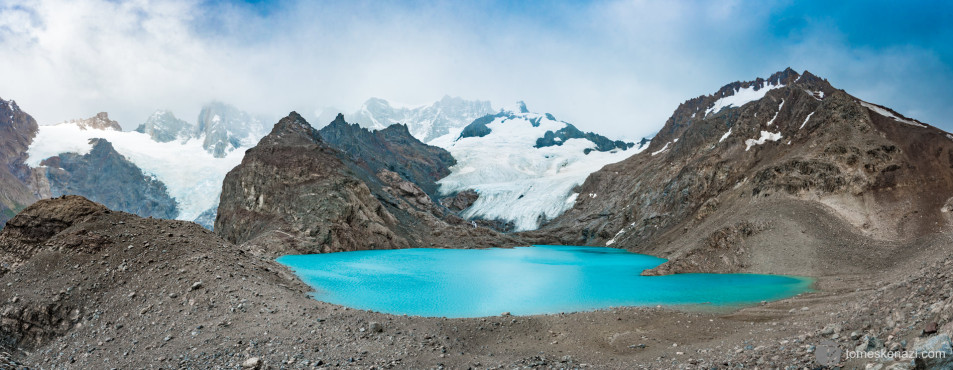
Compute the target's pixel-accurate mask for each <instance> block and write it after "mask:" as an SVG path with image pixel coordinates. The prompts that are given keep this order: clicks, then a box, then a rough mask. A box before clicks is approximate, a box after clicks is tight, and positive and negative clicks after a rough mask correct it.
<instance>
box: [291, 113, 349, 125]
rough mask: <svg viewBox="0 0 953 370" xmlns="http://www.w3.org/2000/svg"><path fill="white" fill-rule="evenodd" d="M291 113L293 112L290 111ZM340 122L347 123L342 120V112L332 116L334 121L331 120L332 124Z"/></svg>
mask: <svg viewBox="0 0 953 370" xmlns="http://www.w3.org/2000/svg"><path fill="white" fill-rule="evenodd" d="M292 113H294V112H292ZM342 123H343V124H347V121H345V120H344V113H338V115H337V116H335V117H334V121H331V124H332V125H333V124H342Z"/></svg>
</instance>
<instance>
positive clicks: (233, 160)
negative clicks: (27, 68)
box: [27, 120, 257, 221]
mask: <svg viewBox="0 0 953 370" xmlns="http://www.w3.org/2000/svg"><path fill="white" fill-rule="evenodd" d="M78 122H85V121H82V120H81V121H70V122H64V123H61V124H58V125H53V126H39V131H38V133H37V135H36V137H35V138H34V139H33V142H32V143H31V145H30V148H29V149H28V151H27V154H28V156H29V158H28V159H27V164H28V165H29V166H31V167H39V166H40V162H41V161H43V160H44V159H46V158H49V157H52V156H56V155H59V154H61V153H76V154H80V155H84V154H87V153H89V151H90V150H91V149H92V145H91V144H90V139H94V138H103V139H106V140H108V141H109V142H110V143H112V144H113V146H114V148H115V150H116V151H117V152H119V153H120V154H122V155H123V156H125V157H126V158H127V159H128V160H129V161H131V162H133V163H134V164H135V165H136V166H138V167H139V168H140V169H142V171H143V172H144V173H145V174H147V175H151V176H153V177H155V178H156V179H157V180H159V181H161V182H162V183H164V184H165V185H166V187H167V188H168V191H169V195H170V196H172V197H173V198H175V200H176V203H177V204H178V208H179V216H178V218H179V219H181V220H188V221H192V220H195V219H196V218H198V217H199V216H200V215H201V214H202V213H203V212H206V211H207V210H210V209H214V208H216V207H217V205H218V197H219V193H220V192H221V189H222V180H224V178H225V174H226V173H227V172H228V171H229V170H231V169H232V168H234V167H235V166H236V165H238V164H239V163H241V160H242V157H243V156H244V154H245V150H246V149H248V148H250V147H252V146H254V145H255V142H252V141H251V139H250V137H251V136H249V135H246V137H249V139H248V140H247V141H237V146H234V147H233V146H232V144H231V143H230V144H229V145H228V146H229V147H230V148H232V149H230V150H228V151H227V152H222V153H219V155H220V156H216V153H214V150H211V149H214V147H206V146H205V145H204V144H205V143H206V142H207V141H208V140H206V135H197V136H192V137H182V136H178V134H179V133H180V132H182V131H183V130H181V127H177V128H176V129H175V131H176V135H175V136H173V137H179V138H180V140H172V141H168V142H159V141H156V140H155V139H154V138H153V137H152V136H150V134H146V133H141V132H135V131H131V132H130V131H125V132H124V131H119V130H116V129H112V128H108V127H103V128H93V127H90V126H89V125H81V124H78ZM152 133H153V134H154V131H153V132H152ZM225 137H227V133H225ZM255 141H256V142H257V139H256V140H255Z"/></svg>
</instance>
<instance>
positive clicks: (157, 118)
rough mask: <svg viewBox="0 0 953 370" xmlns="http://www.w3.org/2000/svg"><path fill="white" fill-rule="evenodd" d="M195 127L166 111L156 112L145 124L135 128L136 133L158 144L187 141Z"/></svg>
mask: <svg viewBox="0 0 953 370" xmlns="http://www.w3.org/2000/svg"><path fill="white" fill-rule="evenodd" d="M194 130H195V126H193V125H192V124H190V123H188V122H186V121H185V120H181V119H179V118H178V117H176V116H175V115H174V114H172V112H170V111H167V110H157V111H156V112H155V113H153V114H152V115H151V116H149V118H147V119H146V122H144V123H143V124H141V125H139V127H138V128H136V132H141V133H144V134H146V135H149V137H151V138H152V140H155V141H158V142H160V143H167V142H170V141H173V140H188V139H190V138H191V137H192V132H193V131H194Z"/></svg>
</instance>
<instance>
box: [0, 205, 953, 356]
mask: <svg viewBox="0 0 953 370" xmlns="http://www.w3.org/2000/svg"><path fill="white" fill-rule="evenodd" d="M948 241H949V236H946V239H945V240H944V239H939V238H937V239H934V240H925V241H924V243H923V244H922V250H921V252H922V253H919V255H920V256H921V257H925V256H944V255H946V256H949V255H951V254H953V250H950V244H949V243H948ZM0 252H2V257H3V259H2V261H0V262H2V265H3V266H5V267H6V269H4V270H2V271H0V338H2V339H3V341H2V342H0V347H3V349H4V350H6V351H7V352H8V353H9V356H2V357H4V359H5V360H6V361H16V362H18V363H20V364H24V365H29V366H30V367H31V368H223V367H224V368H240V367H243V366H244V368H269V369H282V368H284V369H313V368H342V367H343V368H362V369H366V368H379V369H389V368H399V369H403V368H407V369H420V368H440V367H443V368H474V369H476V368H480V369H483V368H486V369H502V368H507V369H509V368H564V369H569V368H600V369H601V368H607V369H623V368H651V369H659V368H685V367H688V368H727V367H736V366H738V365H744V366H745V367H755V366H757V367H762V368H780V367H788V366H795V367H797V368H802V367H810V368H814V367H817V366H819V365H820V364H819V363H818V362H817V361H816V356H815V354H814V349H815V347H816V346H817V345H818V344H819V343H820V341H821V340H832V341H834V342H835V343H836V344H837V345H838V346H839V347H840V348H842V349H854V348H856V347H861V348H864V349H866V348H870V349H872V350H879V349H880V348H886V349H908V350H934V349H937V350H941V351H943V350H944V348H947V349H949V348H950V347H949V346H950V340H949V336H950V335H951V329H953V327H951V325H950V320H951V318H950V316H949V312H951V311H950V310H951V309H953V297H951V296H950V294H949V293H950V287H949V279H947V278H948V276H947V275H948V272H946V271H947V270H949V266H951V263H953V260H951V259H950V258H944V257H938V258H933V259H926V258H919V259H918V260H916V261H910V262H909V263H905V264H903V265H901V266H898V268H897V269H892V270H887V271H879V272H878V271H874V272H871V273H868V274H865V275H862V276H850V275H842V276H839V277H837V278H829V279H828V278H822V279H820V280H819V281H818V289H819V292H817V293H810V294H806V295H803V296H799V297H795V298H792V299H789V300H784V301H779V302H772V303H767V304H763V305H760V306H757V307H752V308H747V309H742V310H740V311H732V312H713V313H704V312H697V313H691V312H678V311H670V310H664V309H654V308H620V309H610V310H602V311H596V312H586V313H575V314H561V315H543V316H527V317H512V316H505V315H504V316H494V317H487V318H475V319H441V318H420V317H405V316H393V315H386V314H378V313H373V312H367V311H362V310H353V309H346V308H343V307H340V306H335V305H331V304H326V303H322V302H318V301H316V300H313V299H311V298H310V297H308V295H307V292H308V291H309V288H308V287H307V286H305V285H304V284H302V283H301V282H300V281H299V280H297V278H295V277H294V276H293V275H292V274H291V273H290V272H289V271H288V270H286V269H285V268H284V267H283V266H281V265H279V264H278V263H276V262H275V261H274V260H273V258H272V253H273V251H270V250H267V249H264V248H261V247H260V246H256V245H253V244H251V243H246V244H243V245H235V244H232V243H231V242H229V241H227V240H224V239H222V238H221V237H219V236H217V235H215V234H214V233H212V232H210V231H208V230H206V229H204V228H201V227H199V226H198V225H196V224H194V223H190V222H184V221H172V220H159V219H144V218H140V217H137V216H135V215H131V214H128V213H124V212H116V211H110V210H108V209H106V208H105V207H103V206H101V205H99V204H96V203H93V202H90V201H88V200H86V199H84V198H81V197H76V196H67V197H62V198H57V199H49V200H42V201H39V202H37V203H35V204H34V205H32V206H30V207H29V208H27V209H26V210H24V211H23V212H21V213H20V214H19V215H17V216H16V217H15V218H14V219H12V220H10V222H9V224H8V225H7V227H6V228H4V230H3V231H2V232H0ZM924 330H926V333H924ZM944 346H946V347H944ZM947 354H948V356H949V358H950V359H951V360H953V351H949V350H947ZM866 362H868V361H866V360H865V361H858V360H852V361H848V362H845V363H844V364H845V365H847V366H848V367H849V368H857V367H864V363H866ZM871 362H874V363H875V364H877V363H879V362H877V361H871ZM945 363H946V364H949V362H945ZM913 364H914V361H912V360H908V361H901V362H884V363H883V364H881V365H878V366H881V367H880V368H883V366H890V368H892V369H911V368H913ZM921 365H922V367H919V368H923V369H929V368H937V367H936V366H941V365H939V364H937V363H933V364H932V365H931V364H921Z"/></svg>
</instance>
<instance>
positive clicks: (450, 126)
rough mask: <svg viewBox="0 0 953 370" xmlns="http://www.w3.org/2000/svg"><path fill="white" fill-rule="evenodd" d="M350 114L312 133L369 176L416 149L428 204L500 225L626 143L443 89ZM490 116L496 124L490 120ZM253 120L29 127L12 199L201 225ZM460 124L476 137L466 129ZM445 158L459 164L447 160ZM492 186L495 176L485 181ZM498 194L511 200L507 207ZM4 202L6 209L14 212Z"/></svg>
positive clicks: (535, 220) (564, 195) (211, 112)
mask: <svg viewBox="0 0 953 370" xmlns="http://www.w3.org/2000/svg"><path fill="white" fill-rule="evenodd" d="M520 104H522V103H520ZM355 117H357V119H352V120H350V121H351V122H355V121H357V122H361V121H363V122H367V123H366V124H349V123H346V122H345V121H344V119H345V118H344V116H342V115H340V114H338V116H337V117H335V118H334V119H333V120H332V121H331V123H330V124H328V125H327V126H325V127H324V128H322V129H321V133H322V135H324V136H325V137H326V139H327V140H328V141H329V142H330V143H331V144H332V145H333V146H335V147H336V148H338V149H340V150H344V151H346V152H348V153H350V154H351V155H353V156H354V157H355V159H356V160H357V161H358V163H361V165H362V166H365V167H366V170H368V171H371V173H376V172H377V171H380V170H382V169H388V170H393V169H395V168H397V167H399V165H401V164H399V163H396V162H394V161H399V160H401V158H405V157H402V155H409V153H412V152H413V153H417V154H412V157H413V158H416V159H415V160H416V161H417V162H413V163H417V164H415V165H413V166H410V167H407V168H406V170H405V171H404V172H401V173H399V175H400V176H402V177H403V178H405V179H406V180H409V181H410V182H412V183H415V184H417V185H418V186H421V187H422V188H423V190H424V191H425V192H426V193H427V194H428V196H429V197H430V199H431V201H433V202H436V203H437V204H438V205H439V203H440V202H441V201H442V200H443V198H447V200H443V203H447V204H454V205H455V206H454V208H455V211H454V212H459V213H460V214H461V215H462V216H463V217H465V218H468V219H473V220H475V221H479V222H480V223H484V222H485V223H486V224H487V225H492V226H494V227H497V228H500V229H503V230H528V229H533V228H535V227H537V226H538V225H539V224H540V223H541V222H543V221H545V220H547V219H550V218H552V217H555V216H556V215H558V214H559V213H560V212H562V210H564V209H565V208H566V207H567V206H568V204H569V203H567V199H569V198H570V197H572V192H571V191H570V190H571V189H572V188H573V187H574V186H576V185H578V184H580V183H581V182H582V181H583V179H584V178H585V176H586V175H587V174H588V173H589V172H592V171H595V170H597V169H598V168H599V167H601V166H602V165H604V164H606V163H611V162H614V161H618V160H621V159H622V158H624V153H629V152H634V151H633V150H631V149H630V148H632V146H633V145H634V144H632V143H623V142H621V141H613V140H610V139H608V138H605V137H603V136H601V135H597V134H594V133H586V132H582V131H580V130H578V129H576V128H575V126H573V125H570V124H568V123H565V122H561V121H556V120H555V118H554V117H552V115H549V114H533V113H529V112H528V111H526V108H525V105H522V106H521V107H515V108H513V109H504V110H497V111H494V110H493V109H492V108H491V106H490V104H489V102H485V101H467V100H463V99H460V98H451V97H444V98H443V99H441V100H440V101H437V102H435V103H433V104H431V105H426V106H421V107H416V108H397V107H393V106H391V104H389V103H388V102H387V101H384V100H382V99H376V98H375V99H370V100H368V101H367V102H366V103H365V104H364V106H363V107H362V108H361V110H360V111H359V112H357V113H355ZM497 119H500V120H503V121H507V123H506V124H505V125H503V126H499V125H497V124H494V120H497ZM263 122H264V121H263V120H262V119H260V118H257V117H256V116H254V115H252V114H249V113H246V112H243V111H241V110H240V109H238V108H236V107H233V106H230V105H228V104H225V103H221V102H212V103H209V104H207V105H206V106H204V107H203V108H202V111H201V113H200V114H199V116H198V118H197V120H196V121H195V123H190V122H188V121H186V120H183V119H180V118H178V117H176V116H175V114H174V113H173V112H170V111H164V110H158V111H156V112H155V113H153V114H152V115H150V116H149V117H148V118H147V119H146V120H145V122H143V123H142V124H140V125H139V126H138V127H137V128H136V129H135V130H134V131H129V132H124V131H121V126H120V125H119V123H118V122H116V121H114V120H111V119H110V118H109V116H108V114H107V113H99V114H97V115H95V116H93V117H90V118H86V119H75V120H70V121H66V122H63V123H60V124H56V125H50V126H37V127H36V128H29V129H28V130H26V133H25V134H24V135H26V136H29V137H24V138H21V139H20V140H21V141H22V143H21V145H28V147H27V150H26V151H22V150H20V151H18V152H17V153H19V154H17V155H19V156H20V157H22V158H21V160H23V163H22V165H21V167H23V168H33V169H35V170H34V171H32V173H35V175H34V176H35V177H36V178H38V179H40V180H41V181H39V183H40V184H39V185H32V186H33V187H36V188H38V189H40V190H37V191H31V192H30V193H31V194H30V195H29V196H27V195H21V196H20V198H21V200H20V201H19V203H16V204H29V203H31V202H32V200H35V199H37V198H42V197H44V196H58V195H64V194H77V195H83V196H86V197H88V198H90V199H92V200H94V201H97V202H100V203H103V204H105V205H106V206H108V207H110V208H113V209H119V210H125V211H128V212H132V213H136V214H139V215H141V216H152V217H160V218H177V219H183V220H189V221H195V222H197V223H200V224H201V225H203V226H205V227H207V228H211V227H212V226H213V224H214V223H215V219H216V213H217V208H218V202H219V193H220V191H221V186H222V180H223V179H224V177H225V174H226V173H227V172H228V171H229V170H230V169H232V168H233V167H235V166H236V165H238V164H239V163H240V162H241V160H242V158H243V156H244V152H245V150H247V149H249V148H251V147H253V146H255V145H256V144H257V143H258V141H259V140H260V139H261V138H262V137H264V136H265V134H266V133H267V131H268V128H267V126H266V124H264V123H263ZM385 125H386V126H385ZM523 126H525V127H523ZM491 127H492V128H491ZM467 130H470V131H474V130H482V131H481V132H485V133H484V134H481V135H472V134H471V133H470V131H467ZM465 131H466V132H465ZM402 137H403V138H402ZM410 137H412V138H415V139H417V140H420V141H423V140H422V139H421V138H423V139H428V138H429V140H430V142H431V143H433V144H435V145H437V146H439V147H443V148H444V149H447V150H450V152H447V151H446V150H437V148H436V147H434V146H427V145H426V144H423V143H420V144H414V143H412V141H413V140H408V139H407V138H410ZM646 143H647V141H643V142H641V143H640V144H639V147H644V145H645V144H646ZM504 147H505V148H507V150H509V152H508V153H509V154H507V155H508V156H510V159H511V163H508V164H506V165H504V166H503V167H500V168H499V169H500V170H499V171H492V170H490V169H489V168H487V167H486V166H485V165H484V166H483V167H482V169H481V170H480V172H479V173H484V172H485V171H488V170H489V171H490V172H493V173H494V174H495V175H497V176H503V177H496V178H495V180H491V178H482V177H479V176H476V175H475V174H472V173H470V172H467V171H470V168H471V167H472V166H473V165H474V164H478V163H479V160H478V159H479V158H481V157H484V156H487V155H488V153H486V151H487V150H489V149H490V148H497V149H502V148H504ZM427 148H430V149H427ZM636 150H637V149H636ZM397 153H401V154H400V155H398V154H397ZM451 153H452V154H451ZM496 154H502V152H500V153H496ZM455 157H459V158H461V159H462V161H461V162H460V163H459V164H458V163H457V162H458V160H457V159H455ZM521 157H522V158H521ZM407 158H410V157H407ZM500 158H502V157H500ZM487 163H489V162H487ZM520 163H524V164H520ZM526 163H533V164H532V165H531V167H532V169H528V168H524V167H522V166H525V164H526ZM107 164H109V165H107ZM437 164H439V166H436V167H434V166H435V165H437ZM438 169H439V170H438ZM434 171H436V172H434ZM20 172H22V173H31V172H30V171H26V170H21V171H20ZM441 179H444V180H441ZM438 180H440V181H439V182H438ZM493 182H497V184H496V185H495V186H492V185H491V184H492V183H493ZM19 183H22V181H19ZM504 183H506V184H507V185H503V184H504ZM41 193H42V194H41ZM11 196H12V195H11ZM451 198H452V199H451ZM506 202H516V204H518V205H519V207H506V206H504V204H505V203H506ZM8 203H10V204H11V206H10V207H9V209H11V211H10V215H9V216H12V214H13V211H12V210H13V209H17V208H18V207H19V208H22V206H16V205H14V203H12V202H8Z"/></svg>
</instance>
